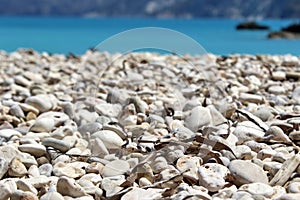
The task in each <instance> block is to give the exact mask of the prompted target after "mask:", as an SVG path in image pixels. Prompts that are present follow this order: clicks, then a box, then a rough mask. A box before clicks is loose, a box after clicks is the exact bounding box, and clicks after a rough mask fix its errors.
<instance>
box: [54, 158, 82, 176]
mask: <svg viewBox="0 0 300 200" xmlns="http://www.w3.org/2000/svg"><path fill="white" fill-rule="evenodd" d="M77 163H78V162H77ZM85 165H86V166H88V163H85V164H84V165H77V166H76V163H75V164H74V163H63V162H57V163H56V164H55V165H54V167H53V174H54V175H55V176H58V177H60V176H66V177H70V178H79V177H81V176H83V175H84V174H85V170H84V169H83V166H85Z"/></svg>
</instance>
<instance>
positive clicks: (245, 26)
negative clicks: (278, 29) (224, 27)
mask: <svg viewBox="0 0 300 200" xmlns="http://www.w3.org/2000/svg"><path fill="white" fill-rule="evenodd" d="M236 29H237V30H268V29H269V27H268V26H265V25H260V24H258V23H256V22H242V23H240V24H238V25H237V26H236Z"/></svg>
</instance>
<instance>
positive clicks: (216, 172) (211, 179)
mask: <svg viewBox="0 0 300 200" xmlns="http://www.w3.org/2000/svg"><path fill="white" fill-rule="evenodd" d="M229 173H230V172H229V170H228V169H227V167H225V166H223V165H220V164H217V163H206V164H204V165H202V166H200V167H199V168H198V174H199V184H200V185H202V186H204V187H205V188H207V189H208V190H209V191H210V192H217V191H219V190H220V189H223V187H224V186H225V185H226V183H227V182H226V180H225V179H226V176H227V175H228V174H229Z"/></svg>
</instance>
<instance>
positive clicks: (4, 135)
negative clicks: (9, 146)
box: [0, 129, 22, 140]
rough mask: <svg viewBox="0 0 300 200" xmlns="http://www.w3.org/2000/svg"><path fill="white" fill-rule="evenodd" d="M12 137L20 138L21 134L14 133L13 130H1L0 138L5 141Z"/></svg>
mask: <svg viewBox="0 0 300 200" xmlns="http://www.w3.org/2000/svg"><path fill="white" fill-rule="evenodd" d="M13 136H17V137H22V134H21V133H20V132H19V131H16V130H14V129H1V130H0V137H2V138H5V139H6V140H9V139H10V138H12V137H13Z"/></svg>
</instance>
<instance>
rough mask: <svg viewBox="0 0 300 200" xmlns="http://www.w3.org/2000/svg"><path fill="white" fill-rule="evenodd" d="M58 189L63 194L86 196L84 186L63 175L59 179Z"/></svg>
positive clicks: (75, 196)
mask: <svg viewBox="0 0 300 200" xmlns="http://www.w3.org/2000/svg"><path fill="white" fill-rule="evenodd" d="M56 190H57V192H59V193H60V194H61V195H63V196H70V197H74V198H77V197H82V196H85V195H86V193H85V192H84V190H83V188H82V187H81V186H80V185H79V184H77V183H76V182H75V180H74V179H72V178H68V177H65V176H62V177H60V178H59V179H58V181H57V185H56Z"/></svg>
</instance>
